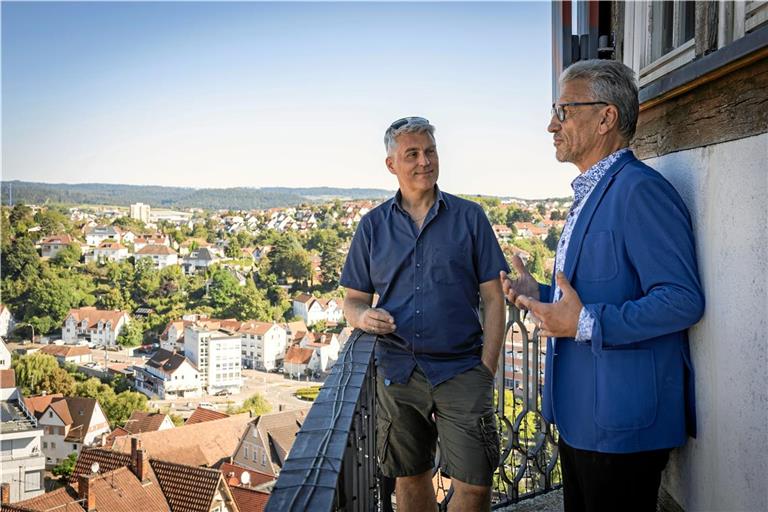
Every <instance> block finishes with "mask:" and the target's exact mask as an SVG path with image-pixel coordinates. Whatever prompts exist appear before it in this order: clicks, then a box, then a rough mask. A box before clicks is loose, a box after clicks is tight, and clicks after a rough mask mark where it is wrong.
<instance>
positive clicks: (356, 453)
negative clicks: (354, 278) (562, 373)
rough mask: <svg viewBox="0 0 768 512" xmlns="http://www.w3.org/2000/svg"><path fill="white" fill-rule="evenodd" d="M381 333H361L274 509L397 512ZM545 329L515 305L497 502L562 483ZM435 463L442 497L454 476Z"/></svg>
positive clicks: (285, 474) (502, 386)
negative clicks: (385, 464) (378, 357)
mask: <svg viewBox="0 0 768 512" xmlns="http://www.w3.org/2000/svg"><path fill="white" fill-rule="evenodd" d="M375 341H376V338H375V337H374V336H371V335H368V334H365V333H363V332H362V331H357V330H356V331H355V332H354V333H353V335H352V336H351V337H350V340H349V341H348V342H347V345H346V346H345V347H344V349H343V351H342V353H341V354H340V357H339V360H338V362H337V363H336V365H335V366H334V368H333V370H332V372H331V375H330V376H329V377H328V379H327V380H326V382H325V385H324V386H323V388H322V389H321V391H320V394H319V395H318V397H317V399H316V400H315V403H314V404H313V406H312V408H311V410H310V412H309V414H308V415H307V418H306V420H305V422H304V425H303V426H302V428H301V430H300V431H299V433H298V435H297V437H296V440H295V442H294V444H293V447H292V448H291V453H290V455H289V456H288V459H287V460H286V462H285V465H284V466H283V469H282V471H281V472H280V476H279V478H278V480H277V483H276V484H275V487H274V489H273V491H272V496H271V498H270V500H269V503H268V505H267V509H266V510H267V511H268V512H273V511H274V512H276V511H280V512H287V511H291V512H293V511H296V512H298V511H304V510H312V511H322V512H324V511H331V510H348V511H374V510H381V511H382V512H389V511H391V510H392V509H393V508H392V504H391V501H392V500H391V498H392V492H393V490H394V485H393V482H392V481H391V480H390V479H386V478H381V477H380V474H379V473H378V467H377V464H376V398H375V397H376V374H375V372H376V369H375V365H374V364H373V349H374V345H375ZM542 341H543V340H540V338H539V335H538V330H537V329H536V328H535V327H534V326H533V325H532V324H529V323H527V322H525V321H524V318H523V316H522V315H521V313H520V311H519V310H518V309H517V308H515V307H513V306H510V308H509V311H508V321H507V328H506V334H505V342H504V349H503V353H502V357H501V358H500V360H499V368H498V370H497V372H496V404H495V405H496V412H497V416H498V420H499V429H500V433H501V436H500V437H501V443H502V446H501V458H500V461H499V467H498V468H497V470H496V474H495V476H494V487H493V490H492V502H493V506H494V508H500V507H504V506H507V505H510V504H513V503H515V502H518V501H521V500H523V499H526V498H530V497H533V496H536V495H539V494H543V493H545V492H548V491H551V490H553V489H555V488H557V487H559V485H560V482H561V473H560V469H559V464H558V458H557V442H556V436H557V434H556V432H555V430H554V428H553V427H552V426H551V425H549V424H548V423H547V422H546V421H545V420H544V418H543V417H542V416H541V387H542V382H543V375H544V355H545V352H544V351H545V348H546V347H544V346H542V345H541V342H542ZM439 459H440V457H439V450H438V457H437V460H436V462H435V481H436V482H437V487H438V489H437V494H438V501H439V503H440V506H441V509H444V508H445V507H446V505H447V503H448V501H449V500H450V498H451V495H452V490H451V487H450V480H449V479H448V478H445V477H443V476H442V473H441V472H440V460H439Z"/></svg>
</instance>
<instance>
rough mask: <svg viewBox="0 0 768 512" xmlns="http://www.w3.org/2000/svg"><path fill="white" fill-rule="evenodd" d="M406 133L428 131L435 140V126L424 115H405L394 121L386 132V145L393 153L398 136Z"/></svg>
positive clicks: (388, 151) (389, 152)
mask: <svg viewBox="0 0 768 512" xmlns="http://www.w3.org/2000/svg"><path fill="white" fill-rule="evenodd" d="M404 133H428V134H429V135H430V137H432V140H435V127H434V126H432V125H431V124H429V121H428V120H427V119H425V118H423V117H404V118H402V119H398V120H397V121H395V122H394V123H392V124H391V125H390V126H389V128H387V131H386V132H384V147H385V148H386V149H387V155H390V156H391V155H392V153H394V152H395V148H396V147H397V137H399V136H400V135H402V134H404Z"/></svg>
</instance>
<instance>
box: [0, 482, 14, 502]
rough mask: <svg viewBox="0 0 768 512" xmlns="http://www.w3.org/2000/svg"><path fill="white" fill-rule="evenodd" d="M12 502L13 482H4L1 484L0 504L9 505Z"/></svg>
mask: <svg viewBox="0 0 768 512" xmlns="http://www.w3.org/2000/svg"><path fill="white" fill-rule="evenodd" d="M9 503H11V484H9V483H3V484H2V485H0V504H3V505H8V504H9Z"/></svg>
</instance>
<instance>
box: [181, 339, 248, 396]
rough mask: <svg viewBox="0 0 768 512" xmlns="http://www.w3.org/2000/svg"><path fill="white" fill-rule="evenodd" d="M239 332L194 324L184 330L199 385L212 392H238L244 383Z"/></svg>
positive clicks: (185, 340)
mask: <svg viewBox="0 0 768 512" xmlns="http://www.w3.org/2000/svg"><path fill="white" fill-rule="evenodd" d="M240 349H241V338H240V333H238V332H235V331H230V330H226V329H215V330H212V329H207V328H205V327H203V326H198V325H191V326H188V327H186V328H185V329H184V355H186V356H187V357H188V358H189V360H190V361H192V363H193V364H194V365H195V366H196V367H197V371H198V372H200V385H201V386H202V387H204V388H206V389H207V391H208V393H209V394H215V393H219V392H222V391H224V390H227V391H229V392H232V393H239V392H240V386H241V385H242V373H241V361H240Z"/></svg>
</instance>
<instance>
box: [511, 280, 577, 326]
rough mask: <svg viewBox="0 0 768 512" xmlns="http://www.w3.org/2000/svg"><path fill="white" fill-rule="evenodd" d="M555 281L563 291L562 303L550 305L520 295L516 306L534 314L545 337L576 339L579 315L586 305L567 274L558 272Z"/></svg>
mask: <svg viewBox="0 0 768 512" xmlns="http://www.w3.org/2000/svg"><path fill="white" fill-rule="evenodd" d="M555 279H556V280H557V286H559V287H560V289H561V290H562V291H563V298H562V299H561V300H560V301H558V302H555V303H554V304H549V303H545V302H539V301H538V300H537V299H534V298H533V297H529V296H527V295H522V294H520V295H518V296H517V300H516V301H515V305H516V306H517V307H519V308H521V309H527V310H528V311H530V312H531V313H533V315H534V316H535V317H536V318H537V319H538V321H539V327H540V329H541V330H540V332H541V334H543V335H544V336H553V337H556V338H575V337H576V331H577V329H578V326H579V314H580V313H581V308H582V307H583V306H584V305H583V304H582V303H581V299H580V298H579V294H578V293H576V290H574V289H573V287H572V286H571V283H569V282H568V279H567V278H566V277H565V274H563V273H562V272H558V273H557V276H556V277H555Z"/></svg>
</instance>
